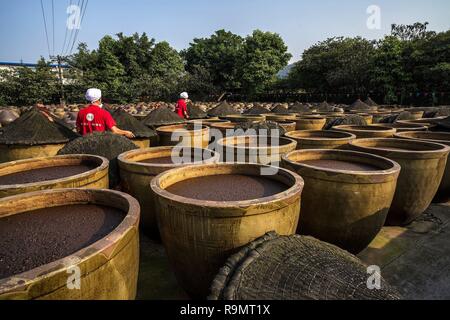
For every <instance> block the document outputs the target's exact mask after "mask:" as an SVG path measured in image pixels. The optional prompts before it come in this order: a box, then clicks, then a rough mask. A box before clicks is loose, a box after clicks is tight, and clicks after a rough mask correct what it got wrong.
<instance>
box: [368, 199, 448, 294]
mask: <svg viewBox="0 0 450 320" xmlns="http://www.w3.org/2000/svg"><path fill="white" fill-rule="evenodd" d="M359 257H360V258H361V259H362V260H363V261H364V262H365V263H366V264H368V265H377V266H379V267H380V268H381V270H382V271H381V273H382V276H383V277H384V278H385V279H386V280H387V281H388V282H389V283H390V284H391V285H393V286H394V287H396V288H397V290H398V291H399V292H400V293H401V294H402V296H403V298H405V299H413V300H423V299H437V300H440V299H450V202H449V203H446V204H433V205H431V206H430V208H428V210H427V211H426V212H425V214H424V215H422V216H421V217H420V218H419V219H418V220H416V221H415V222H413V223H412V224H411V225H409V226H407V227H405V228H400V227H385V228H383V230H382V231H381V233H380V234H379V235H378V236H377V237H376V238H375V240H374V241H373V242H372V243H371V244H370V246H369V247H368V248H367V249H366V250H364V251H363V252H362V253H361V254H360V255H359Z"/></svg>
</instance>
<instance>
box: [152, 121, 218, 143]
mask: <svg viewBox="0 0 450 320" xmlns="http://www.w3.org/2000/svg"><path fill="white" fill-rule="evenodd" d="M197 127H198V128H197ZM194 128H195V129H194V130H188V129H190V128H188V127H187V126H186V125H184V124H180V125H175V126H165V127H159V128H157V129H156V131H157V132H158V136H159V145H160V146H161V147H163V146H179V147H190V148H207V147H208V144H209V128H208V127H206V126H200V125H198V126H195V124H194Z"/></svg>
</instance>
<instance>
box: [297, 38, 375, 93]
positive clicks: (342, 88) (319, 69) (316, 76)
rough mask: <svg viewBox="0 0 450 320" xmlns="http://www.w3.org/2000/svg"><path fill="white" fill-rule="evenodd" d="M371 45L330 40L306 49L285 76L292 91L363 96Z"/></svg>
mask: <svg viewBox="0 0 450 320" xmlns="http://www.w3.org/2000/svg"><path fill="white" fill-rule="evenodd" d="M374 51H375V49H374V43H373V42H371V41H368V40H366V39H362V38H360V37H357V38H342V37H340V38H330V39H327V40H326V41H324V42H319V43H318V44H316V45H314V46H312V47H311V48H309V49H307V50H306V51H305V52H304V53H303V56H302V60H300V61H299V62H297V63H296V64H295V65H294V67H293V68H292V70H291V72H290V73H289V82H290V83H291V86H292V87H296V88H303V89H306V90H309V91H312V92H320V93H334V92H338V93H339V92H341V93H342V92H345V93H363V92H365V91H367V90H368V87H369V84H370V77H369V75H368V69H369V66H370V61H371V59H372V56H373V54H374Z"/></svg>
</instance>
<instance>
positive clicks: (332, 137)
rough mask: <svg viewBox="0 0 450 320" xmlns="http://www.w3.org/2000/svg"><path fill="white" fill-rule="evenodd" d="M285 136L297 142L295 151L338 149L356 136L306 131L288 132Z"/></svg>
mask: <svg viewBox="0 0 450 320" xmlns="http://www.w3.org/2000/svg"><path fill="white" fill-rule="evenodd" d="M285 136H286V137H287V138H289V139H292V140H294V141H296V142H297V150H304V149H338V148H342V147H344V146H346V145H347V144H349V143H350V141H352V140H354V139H356V136H355V135H353V134H351V133H347V132H339V131H332V130H328V131H327V130H306V131H293V132H288V133H286V134H285Z"/></svg>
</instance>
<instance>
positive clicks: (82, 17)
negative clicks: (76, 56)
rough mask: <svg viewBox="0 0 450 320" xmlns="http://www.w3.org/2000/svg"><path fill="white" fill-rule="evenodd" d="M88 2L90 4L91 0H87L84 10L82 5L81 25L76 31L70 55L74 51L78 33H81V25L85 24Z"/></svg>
mask: <svg viewBox="0 0 450 320" xmlns="http://www.w3.org/2000/svg"><path fill="white" fill-rule="evenodd" d="M83 2H84V0H83ZM88 4H89V0H86V5H85V6H84V10H83V6H81V11H82V16H81V20H80V26H79V28H78V29H77V31H76V33H75V38H74V40H73V43H72V47H71V48H70V52H69V55H71V54H72V51H73V47H74V45H75V42H76V41H77V40H78V33H79V31H80V29H81V25H82V24H83V20H84V15H85V14H86V9H87V6H88Z"/></svg>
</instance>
